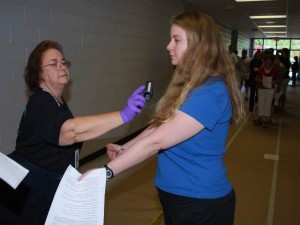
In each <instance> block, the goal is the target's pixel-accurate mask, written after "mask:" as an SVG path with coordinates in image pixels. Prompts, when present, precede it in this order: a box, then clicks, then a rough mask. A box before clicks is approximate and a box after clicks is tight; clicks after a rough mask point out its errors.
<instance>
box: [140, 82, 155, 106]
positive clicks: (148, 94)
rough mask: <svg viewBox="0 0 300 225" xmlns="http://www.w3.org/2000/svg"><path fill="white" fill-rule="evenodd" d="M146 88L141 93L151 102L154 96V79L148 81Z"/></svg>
mask: <svg viewBox="0 0 300 225" xmlns="http://www.w3.org/2000/svg"><path fill="white" fill-rule="evenodd" d="M145 86H146V88H145V90H144V91H143V92H142V93H141V95H142V96H144V98H145V99H146V101H147V102H150V100H151V98H152V96H153V86H152V81H151V80H150V81H147V83H146V85H145Z"/></svg>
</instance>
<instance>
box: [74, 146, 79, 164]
mask: <svg viewBox="0 0 300 225" xmlns="http://www.w3.org/2000/svg"><path fill="white" fill-rule="evenodd" d="M78 167H79V149H76V150H75V169H77V168H78Z"/></svg>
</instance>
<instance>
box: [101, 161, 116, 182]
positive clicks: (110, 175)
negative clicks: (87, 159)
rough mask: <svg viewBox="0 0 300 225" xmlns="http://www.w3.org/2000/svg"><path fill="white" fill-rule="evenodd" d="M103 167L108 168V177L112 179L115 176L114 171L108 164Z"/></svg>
mask: <svg viewBox="0 0 300 225" xmlns="http://www.w3.org/2000/svg"><path fill="white" fill-rule="evenodd" d="M103 168H105V169H106V179H107V180H108V179H111V178H113V177H114V172H113V171H112V169H111V168H109V167H108V166H107V165H104V166H103Z"/></svg>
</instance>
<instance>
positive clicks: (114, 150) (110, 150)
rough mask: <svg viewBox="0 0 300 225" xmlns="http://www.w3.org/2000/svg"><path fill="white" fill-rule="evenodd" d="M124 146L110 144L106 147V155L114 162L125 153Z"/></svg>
mask: <svg viewBox="0 0 300 225" xmlns="http://www.w3.org/2000/svg"><path fill="white" fill-rule="evenodd" d="M123 150H124V149H123V146H122V145H117V144H108V145H106V153H107V155H108V158H109V159H110V160H113V159H115V158H117V157H118V155H119V154H121V153H122V152H123Z"/></svg>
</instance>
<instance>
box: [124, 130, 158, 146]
mask: <svg viewBox="0 0 300 225" xmlns="http://www.w3.org/2000/svg"><path fill="white" fill-rule="evenodd" d="M155 129H156V128H149V127H147V128H146V129H145V130H143V131H142V132H141V133H140V134H139V135H138V136H136V137H135V138H133V139H131V140H130V141H128V142H126V143H125V144H123V146H122V150H125V149H127V148H129V147H130V146H132V145H133V144H134V143H135V142H137V141H139V140H141V139H142V138H145V137H147V136H149V135H150V134H152V133H153V132H154V131H155Z"/></svg>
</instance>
